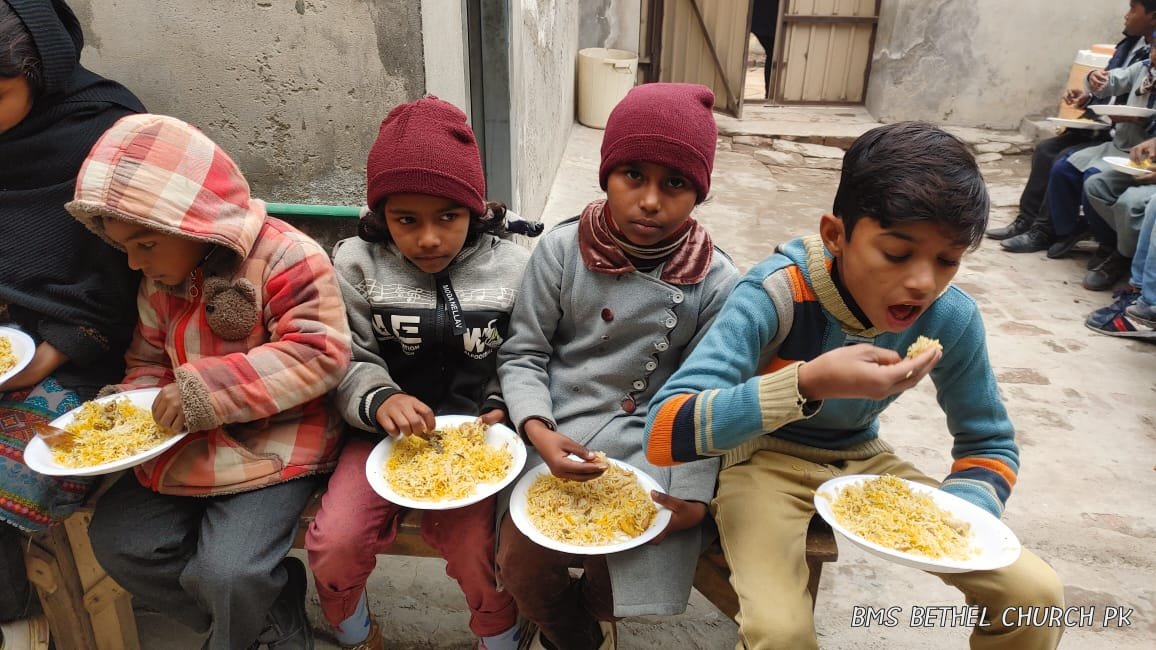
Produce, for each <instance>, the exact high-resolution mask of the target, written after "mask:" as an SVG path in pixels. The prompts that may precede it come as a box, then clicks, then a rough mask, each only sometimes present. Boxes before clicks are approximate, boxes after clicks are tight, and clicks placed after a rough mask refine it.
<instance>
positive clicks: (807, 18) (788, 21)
mask: <svg viewBox="0 0 1156 650" xmlns="http://www.w3.org/2000/svg"><path fill="white" fill-rule="evenodd" d="M878 16H879V0H788V2H787V6H786V10H785V11H784V12H783V34H782V36H781V37H780V39H779V44H780V52H781V54H780V56H779V60H780V61H781V64H780V66H779V74H778V79H777V83H776V88H775V99H776V100H778V101H782V102H788V103H827V104H830V103H851V104H858V103H862V102H863V99H864V95H865V93H866V89H867V75H868V71H869V69H870V66H871V55H872V49H873V48H874V40H875V25H876V23H877V22H878Z"/></svg>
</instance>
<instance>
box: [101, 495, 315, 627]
mask: <svg viewBox="0 0 1156 650" xmlns="http://www.w3.org/2000/svg"><path fill="white" fill-rule="evenodd" d="M316 487H317V481H316V480H314V479H312V478H305V479H297V480H293V481H289V482H287V483H279V484H277V485H272V486H269V487H265V488H261V489H259V490H253V491H251V492H242V493H239V494H230V495H224V496H215V497H178V496H170V495H165V494H158V493H156V492H153V491H152V490H149V489H147V488H145V487H143V486H142V485H141V484H140V483H139V482H138V481H137V479H136V476H134V475H133V474H132V473H131V472H130V473H128V474H126V475H125V476H124V477H122V478H121V479H120V480H119V481H117V482H116V483H115V484H114V485H113V486H112V488H110V489H109V491H108V492H106V493H105V494H104V496H102V497H101V498H100V501H99V502H98V503H97V506H96V512H95V514H94V515H93V518H92V525H91V527H90V528H89V537H91V539H92V547H93V550H94V551H95V552H96V558H97V560H99V561H100V563H101V565H102V566H104V568H105V570H107V571H108V573H109V575H111V576H112V577H113V579H115V580H116V581H117V582H118V583H120V584H121V585H122V586H123V587H124V588H125V589H127V590H129V591H130V592H132V594H133V596H134V597H136V598H139V599H140V600H141V602H143V603H145V604H146V605H149V606H150V607H153V608H155V609H157V610H158V611H160V612H162V613H164V614H166V615H168V616H171V617H172V618H174V619H176V620H177V621H180V622H181V623H183V624H185V625H187V626H188V627H190V628H192V629H193V630H196V631H197V632H205V631H211V632H210V635H209V639H208V641H207V642H206V645H205V647H206V648H209V649H211V650H230V649H234V648H247V647H249V645H250V644H252V643H253V641H255V640H256V638H257V635H259V634H260V633H261V631H262V630H263V629H264V628H265V626H266V624H267V622H266V615H267V614H268V613H269V609H270V607H271V606H272V605H273V602H274V601H275V600H276V599H277V596H278V594H279V593H280V592H281V588H282V587H283V586H284V585H285V582H286V579H287V577H286V573H285V569H284V568H282V567H280V566H278V564H279V563H280V562H281V560H282V559H283V558H284V557H285V555H286V553H288V552H289V549H290V547H291V546H292V544H293V536H294V533H295V530H296V527H297V518H298V516H299V515H300V514H301V510H302V509H303V508H304V507H305V504H306V503H307V502H308V500H309V496H310V495H311V494H312V493H313V491H314V489H315V488H316Z"/></svg>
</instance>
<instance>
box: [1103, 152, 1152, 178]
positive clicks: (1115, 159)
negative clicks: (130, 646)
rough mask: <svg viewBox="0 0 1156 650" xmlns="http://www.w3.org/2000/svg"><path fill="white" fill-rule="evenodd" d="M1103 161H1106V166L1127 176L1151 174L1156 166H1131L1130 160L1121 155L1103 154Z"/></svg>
mask: <svg viewBox="0 0 1156 650" xmlns="http://www.w3.org/2000/svg"><path fill="white" fill-rule="evenodd" d="M1104 162H1106V163H1108V166H1109V167H1111V168H1112V169H1114V170H1116V171H1118V172H1120V173H1122V174H1128V175H1129V176H1145V175H1147V174H1151V173H1152V172H1156V167H1153V168H1152V169H1140V168H1139V167H1133V166H1132V165H1130V164H1129V163H1130V162H1131V160H1129V159H1128V158H1123V157H1121V156H1104Z"/></svg>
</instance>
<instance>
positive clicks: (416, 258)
mask: <svg viewBox="0 0 1156 650" xmlns="http://www.w3.org/2000/svg"><path fill="white" fill-rule="evenodd" d="M366 174H367V176H368V190H369V191H368V200H369V203H368V205H369V208H370V212H369V214H367V215H366V216H365V217H364V218H363V219H362V221H361V223H360V224H359V227H358V237H353V238H350V239H346V240H343V241H341V242H339V243H338V244H337V248H336V250H335V252H334V256H333V261H334V266H335V267H336V268H337V273H338V280H339V282H340V285H341V293H342V296H343V297H344V299H345V305H346V314H347V316H348V318H349V325H350V330H351V331H352V333H353V363H352V364H351V365H350V367H349V372H348V373H347V374H346V376H345V379H344V380H343V381H342V382H341V384H340V386H338V389H337V396H336V401H337V404H338V407H339V408H340V409H341V411H342V414H343V415H344V417H345V420H346V422H348V423H349V424H350V425H351V426H352V427H353V428H354V429H355V430H356V431H357V432H356V433H355V434H354V435H352V436H351V437H350V439H349V440H348V442H347V443H346V445H345V448H344V449H343V450H342V452H341V458H340V460H339V461H338V464H337V470H336V471H335V472H334V474H333V476H332V477H331V478H330V480H329V489H328V490H327V491H326V493H325V496H324V497H323V498H322V501H321V510H320V511H319V512H318V513H317V518H316V519H315V520H314V521H313V523H312V525H310V527H309V531H308V533H307V535H306V538H305V548H306V549H308V551H309V564H310V568H312V570H313V574H314V577H315V578H316V585H317V594H318V596H319V597H320V600H321V611H322V612H323V613H324V615H325V618H326V620H327V621H329V623H330V624H331V625H332V626H333V628H334V632H335V635H336V636H337V640H338V642H339V643H341V644H342V645H341V647H343V648H359V649H380V648H384V647H385V641H384V639H383V634H382V631H381V628H380V627H379V626H378V624H377V622H376V621H374V620H373V619H372V618H371V617H370V615H369V609H368V605H367V600H366V594H365V587H366V580H368V578H369V574H370V573H372V572H373V568H374V566H375V564H376V555H377V554H378V553H382V552H384V551H385V550H386V549H387V548H389V546H390V544H392V543H393V540H394V538H395V537H396V535H397V526H398V521H399V518H400V516H401V515H402V514H403V513H404V509H403V508H401V507H400V506H398V505H396V504H393V503H390V502H389V501H386V500H385V499H383V498H381V497H380V496H378V495H377V493H375V492H374V491H373V488H372V487H370V485H369V482H368V481H367V480H366V477H365V461H366V458H367V457H368V456H369V453H370V451H372V449H373V447H374V446H375V445H376V444H377V443H378V442H379V441H380V440H381V437H382V436H383V435H389V436H395V437H396V436H399V435H408V434H412V433H420V432H424V431H429V430H433V429H434V416H435V415H443V414H444V415H478V416H480V417H481V419H482V420H483V421H485V422H487V423H495V422H500V421H502V420H504V419H505V417H506V406H505V403H504V402H503V401H502V395H501V390H500V389H499V386H498V380H497V370H496V365H497V348H498V346H500V345H501V344H502V340H503V338H505V337H506V336H507V330H508V325H509V319H510V309H511V307H512V305H513V300H514V296H515V295H516V294H517V292H518V285H519V282H520V280H521V277H522V271H523V269H524V267H525V265H526V260H527V258H528V257H529V253H528V252H527V251H526V249H525V248H523V247H521V246H519V245H517V244H514V243H512V242H510V241H508V240H506V239H503V238H500V237H499V236H497V234H495V233H499V232H501V231H502V228H503V222H504V217H505V208H504V207H503V206H501V205H500V204H494V203H486V202H485V199H484V197H485V194H486V183H485V179H484V177H483V175H482V162H481V157H480V155H479V153H478V145H477V142H476V140H475V139H474V133H473V131H471V130H470V127H469V125H468V124H467V123H466V116H465V114H464V113H462V112H461V111H460V110H458V109H457V108H456V107H454V106H453V105H451V104H449V103H447V102H444V101H441V100H439V99H437V98H435V97H426V98H424V99H419V100H417V101H415V102H410V103H408V104H402V105H400V106H398V107H396V108H394V109H393V110H392V111H390V113H389V115H388V116H387V117H386V118H385V121H383V122H382V124H381V131H380V133H379V134H378V137H377V141H376V142H374V143H373V148H372V149H371V150H370V152H369V160H368V162H367V164H366ZM421 532H422V537H423V538H424V539H425V540H426V541H427V542H428V543H429V544H430V545H431V546H433V547H434V548H436V549H437V550H438V551H439V552H440V553H441V555H442V557H444V558H445V560H446V573H447V574H448V575H449V576H450V577H452V578H454V579H456V580H457V581H458V584H459V585H460V586H461V588H462V591H463V592H464V593H465V596H466V601H467V604H468V605H469V609H470V629H471V630H472V631H473V632H474V634H476V635H477V636H478V637H480V639H481V643H480V645H479V647H480V648H483V649H486V650H496V649H498V648H503V649H505V648H509V649H510V650H513V649H514V648H515V647H516V646H517V642H518V639H517V626H516V623H517V610H516V609H515V607H514V601H513V599H512V598H511V597H510V595H509V594H507V593H505V592H501V591H498V590H497V588H496V586H495V579H494V498H493V497H491V498H489V499H485V500H483V501H481V502H479V503H476V504H473V505H470V506H466V507H464V508H457V509H454V510H427V511H425V512H424V513H423V516H422V531H421Z"/></svg>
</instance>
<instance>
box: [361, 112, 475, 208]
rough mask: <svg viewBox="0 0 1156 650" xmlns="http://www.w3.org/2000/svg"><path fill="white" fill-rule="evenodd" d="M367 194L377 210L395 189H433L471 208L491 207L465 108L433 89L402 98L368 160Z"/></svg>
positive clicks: (433, 193)
mask: <svg viewBox="0 0 1156 650" xmlns="http://www.w3.org/2000/svg"><path fill="white" fill-rule="evenodd" d="M365 176H366V180H367V184H368V188H367V190H368V191H367V199H368V201H369V204H368V205H369V207H370V209H371V210H376V209H377V208H378V206H380V205H381V202H382V200H384V199H385V198H386V197H387V196H389V195H390V194H402V193H413V194H428V195H430V196H440V197H442V198H446V199H450V200H451V201H454V202H456V203H458V204H460V205H461V206H462V207H465V208H467V209H469V211H470V212H472V213H474V214H476V215H480V214H485V212H486V199H485V196H486V178H485V175H484V174H483V173H482V158H481V155H480V154H479V153H478V142H477V140H475V139H474V132H473V130H472V129H470V125H469V124H467V123H466V114H465V113H463V112H461V111H460V110H459V109H458V108H457V107H456V106H454V105H453V104H450V103H449V102H444V101H442V100H440V99H438V98H437V97H434V96H432V95H430V96H426V97H423V98H421V99H419V100H417V101H413V102H409V103H408V104H401V105H400V106H397V107H395V108H394V109H393V110H392V111H390V112H389V115H387V116H386V117H385V120H384V121H382V123H381V129H380V130H379V131H378V134H377V140H376V141H375V142H374V143H373V147H372V148H371V149H370V150H369V159H368V160H367V161H366V163H365Z"/></svg>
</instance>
